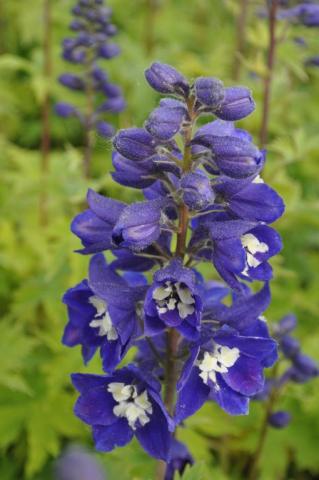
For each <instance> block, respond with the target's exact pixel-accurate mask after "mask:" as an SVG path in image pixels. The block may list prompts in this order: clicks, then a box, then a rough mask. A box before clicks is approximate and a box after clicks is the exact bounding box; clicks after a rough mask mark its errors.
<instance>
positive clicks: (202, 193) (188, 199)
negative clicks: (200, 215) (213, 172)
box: [181, 170, 215, 210]
mask: <svg viewBox="0 0 319 480" xmlns="http://www.w3.org/2000/svg"><path fill="white" fill-rule="evenodd" d="M181 188H182V189H183V200H184V202H185V204H186V205H187V206H188V207H189V208H190V209H191V210H202V209H204V208H206V207H207V206H208V205H209V204H211V203H213V201H214V198H215V195H214V192H213V190H212V188H211V185H210V181H209V178H207V177H206V175H205V173H204V172H202V171H200V170H198V171H197V172H194V173H188V174H187V175H184V176H183V177H182V179H181Z"/></svg>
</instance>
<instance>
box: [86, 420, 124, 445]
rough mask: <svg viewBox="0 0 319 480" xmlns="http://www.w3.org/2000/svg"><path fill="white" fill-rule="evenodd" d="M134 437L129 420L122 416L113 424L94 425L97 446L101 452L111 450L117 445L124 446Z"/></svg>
mask: <svg viewBox="0 0 319 480" xmlns="http://www.w3.org/2000/svg"><path fill="white" fill-rule="evenodd" d="M132 437H133V431H132V430H131V429H130V427H129V426H128V423H127V420H126V419H125V418H121V419H120V420H118V421H117V422H115V423H113V425H109V426H107V427H106V426H102V425H96V426H94V427H93V438H94V443H95V448H96V449H97V450H98V451H99V452H110V451H111V450H113V449H114V448H115V447H124V445H127V444H128V443H129V442H130V441H131V440H132Z"/></svg>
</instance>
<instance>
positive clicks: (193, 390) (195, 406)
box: [175, 367, 210, 423]
mask: <svg viewBox="0 0 319 480" xmlns="http://www.w3.org/2000/svg"><path fill="white" fill-rule="evenodd" d="M199 373H200V371H199V369H198V368H197V367H194V368H193V370H192V372H191V374H190V375H189V377H188V379H187V382H186V383H184V386H183V388H182V389H181V390H180V392H179V395H178V398H177V403H176V413H175V421H176V423H180V422H182V421H183V420H185V418H187V417H190V416H191V415H193V414H194V413H195V412H196V411H197V410H199V409H200V408H201V406H202V405H203V404H204V403H205V401H206V400H207V398H208V396H209V391H210V389H209V387H208V386H207V385H205V383H204V382H203V380H202V378H201V377H200V376H199Z"/></svg>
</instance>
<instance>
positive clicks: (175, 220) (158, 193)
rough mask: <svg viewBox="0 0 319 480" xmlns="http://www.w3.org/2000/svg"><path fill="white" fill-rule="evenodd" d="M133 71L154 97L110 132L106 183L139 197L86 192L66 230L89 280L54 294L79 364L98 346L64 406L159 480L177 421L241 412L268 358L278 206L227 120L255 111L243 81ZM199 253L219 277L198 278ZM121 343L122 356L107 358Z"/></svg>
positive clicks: (100, 445) (173, 457)
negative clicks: (154, 466)
mask: <svg viewBox="0 0 319 480" xmlns="http://www.w3.org/2000/svg"><path fill="white" fill-rule="evenodd" d="M145 76H146V80H147V81H148V83H149V84H150V85H151V87H152V88H154V90H156V91H157V92H159V93H161V94H163V95H166V97H165V98H163V99H162V100H160V102H159V106H158V107H157V108H156V109H155V110H154V111H153V112H151V113H150V115H149V117H148V119H147V120H146V122H145V124H144V127H138V128H137V127H132V128H128V129H125V130H120V131H119V132H118V133H117V134H116V135H115V137H114V139H113V144H114V152H113V166H114V172H113V178H114V180H115V181H117V182H118V183H119V184H121V185H123V186H129V187H133V188H136V189H138V190H140V191H141V192H142V193H143V194H144V200H143V201H140V202H135V203H133V204H130V205H127V204H125V203H123V202H120V201H118V200H114V199H111V198H106V197H104V196H103V195H100V194H99V193H96V192H94V191H93V190H89V192H88V197H87V200H88V209H87V210H85V211H84V212H83V213H80V214H79V215H77V216H76V217H75V219H74V220H73V222H72V227H71V228H72V231H73V233H74V234H75V235H77V236H78V237H79V238H80V240H81V242H82V248H80V249H79V250H78V251H79V253H81V254H84V255H90V254H91V255H92V258H91V261H90V267H89V274H88V278H87V279H84V280H82V281H81V282H80V283H79V284H78V285H76V286H75V287H73V288H71V289H70V290H68V291H67V292H66V294H65V296H64V302H65V303H66V305H67V307H68V313H69V322H68V324H67V326H66V328H65V332H64V336H63V343H64V344H65V345H67V346H71V347H72V346H74V345H81V347H82V354H83V359H84V362H88V361H89V360H90V359H91V358H92V356H93V355H94V354H95V352H96V351H97V350H99V351H100V355H101V358H102V365H103V369H104V371H105V374H104V375H86V374H75V375H73V383H74V386H75V387H76V388H77V390H78V391H79V392H80V397H79V400H78V401H77V404H76V407H75V413H76V415H77V416H78V417H79V418H81V419H82V420H83V421H84V422H86V423H88V424H89V425H91V426H92V430H93V436H94V441H95V445H96V448H97V449H98V450H101V451H110V450H112V449H113V448H115V447H116V446H123V445H125V444H127V443H128V442H129V441H130V440H131V438H132V437H133V436H136V438H137V439H138V441H139V442H140V444H141V446H142V447H143V448H144V449H145V450H146V452H148V453H149V454H150V455H152V456H154V457H155V458H158V459H160V460H164V461H165V462H166V464H167V469H166V473H165V472H164V471H163V469H162V466H163V463H159V468H158V472H157V476H158V478H159V479H164V478H165V480H172V478H173V475H174V471H176V470H178V471H180V472H183V470H184V469H185V467H186V465H187V464H191V463H192V462H193V459H192V456H191V454H190V453H189V452H188V450H187V447H186V446H185V445H183V444H181V443H180V442H179V441H178V440H177V438H176V429H177V427H178V426H179V425H181V424H182V423H184V420H185V419H186V418H187V417H189V416H190V415H193V414H194V413H195V412H196V411H197V410H198V409H199V408H200V407H201V406H202V405H203V404H204V403H205V402H206V401H209V402H210V401H213V402H216V403H218V404H219V405H220V407H221V408H222V409H223V410H225V411H226V412H227V413H229V414H230V415H241V414H247V413H248V409H249V401H250V398H252V397H254V396H255V395H256V394H257V393H258V392H259V391H261V390H263V388H264V373H263V372H264V369H265V368H267V367H270V366H272V365H273V364H274V362H275V361H276V358H277V343H276V341H275V340H274V339H272V338H271V337H270V335H269V332H268V327H267V324H266V322H265V320H264V319H263V317H262V314H263V312H264V311H265V310H266V308H267V306H268V305H269V302H270V300H271V295H270V288H269V282H270V280H271V278H272V268H271V266H270V264H269V259H270V258H271V257H273V256H274V255H276V254H277V253H278V252H279V251H280V249H281V239H280V236H279V235H278V233H277V232H276V231H275V229H274V228H273V227H271V226H269V224H271V223H272V222H274V221H275V220H276V219H278V218H279V217H280V216H281V215H282V213H283V211H284V204H283V201H282V199H281V198H280V196H279V195H278V194H277V193H276V192H275V191H274V190H273V189H272V188H271V187H270V186H268V185H266V184H265V183H264V182H263V180H262V178H261V177H260V173H261V170H262V168H263V165H264V163H265V159H266V156H265V152H264V151H260V150H259V149H258V148H257V147H256V146H255V145H254V144H253V142H252V138H251V136H250V135H249V133H248V132H246V131H244V130H242V129H239V128H237V127H236V126H235V124H234V121H236V120H240V119H242V118H244V117H246V116H247V115H249V114H250V113H252V112H253V110H254V108H255V104H254V101H253V99H252V95H251V92H250V91H249V90H248V89H247V88H245V87H242V86H235V87H225V86H224V85H223V83H222V82H221V81H220V80H219V79H216V78H214V77H200V78H198V79H196V80H195V81H194V82H193V83H189V82H188V80H187V79H186V78H185V77H184V76H183V75H182V74H181V73H180V72H178V71H177V70H175V69H174V68H173V67H171V66H169V65H165V64H161V63H153V64H152V65H151V66H150V68H148V69H147V70H146V72H145ZM214 117H215V119H214ZM205 118H208V122H206V124H204V125H203V122H202V120H204V119H205ZM198 119H201V126H200V127H199V128H198V126H197V121H198ZM104 251H109V252H112V254H113V260H112V261H111V262H110V263H109V264H107V262H106V260H105V258H104V255H103V252H104ZM200 262H206V263H208V264H209V265H211V267H212V274H213V272H214V267H215V274H214V275H215V277H216V278H218V279H219V280H218V281H217V280H216V281H211V280H210V281H208V280H206V279H204V278H203V277H202V276H201V274H200V273H199V271H198V270H197V269H196V265H197V264H198V263H200ZM254 280H258V281H260V282H262V287H260V288H259V290H257V291H256V289H255V288H254V289H251V288H250V285H251V283H252V282H253V281H254ZM224 300H225V301H224ZM226 300H227V301H226ZM133 346H134V347H135V348H136V349H137V353H136V355H135V358H134V360H133V361H132V362H131V363H130V364H129V365H126V366H124V367H122V368H118V365H119V364H120V362H122V360H123V359H124V358H125V355H126V353H127V351H128V350H129V349H130V348H131V347H133Z"/></svg>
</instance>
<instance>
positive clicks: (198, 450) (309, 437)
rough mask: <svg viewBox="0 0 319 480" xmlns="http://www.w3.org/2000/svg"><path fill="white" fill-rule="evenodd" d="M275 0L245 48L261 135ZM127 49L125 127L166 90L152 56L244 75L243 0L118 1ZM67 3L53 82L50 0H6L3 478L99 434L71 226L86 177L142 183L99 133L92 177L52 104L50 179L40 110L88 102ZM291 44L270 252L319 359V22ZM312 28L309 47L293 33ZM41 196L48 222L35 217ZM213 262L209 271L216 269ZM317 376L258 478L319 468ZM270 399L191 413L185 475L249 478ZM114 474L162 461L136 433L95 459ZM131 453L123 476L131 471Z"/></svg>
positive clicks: (80, 269)
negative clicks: (311, 60)
mask: <svg viewBox="0 0 319 480" xmlns="http://www.w3.org/2000/svg"><path fill="white" fill-rule="evenodd" d="M262 3H263V2H262V1H259V2H250V4H251V7H250V14H249V19H248V27H247V49H246V54H245V56H244V57H243V58H242V76H241V83H243V84H245V85H248V86H250V87H251V88H252V90H253V92H254V97H255V99H256V101H257V109H256V112H255V113H254V114H253V115H251V117H249V118H248V119H247V120H245V121H243V122H241V123H242V125H243V126H244V127H245V128H247V129H248V130H249V131H250V132H252V133H253V134H254V136H255V139H256V140H257V138H258V130H259V125H260V119H261V101H262V78H263V76H264V75H265V73H266V65H265V50H266V47H267V27H266V21H265V19H261V18H258V17H257V16H256V15H255V13H256V9H257V7H258V5H259V6H260V5H261V4H262ZM108 4H109V5H111V6H112V7H113V8H114V21H115V23H116V24H117V25H118V27H119V35H118V37H117V38H116V40H117V42H118V43H119V44H120V46H121V48H122V55H121V56H120V57H118V58H116V59H114V60H112V61H110V62H105V68H106V69H107V71H108V72H109V75H110V78H111V80H112V81H114V82H117V83H118V84H120V85H122V87H123V90H124V92H125V97H126V99H127V103H128V108H127V110H126V111H125V112H124V113H123V114H121V116H120V117H119V118H118V119H116V126H117V127H125V126H129V125H137V126H141V125H142V124H143V121H144V119H145V117H146V116H147V114H148V113H149V112H150V110H151V109H152V108H153V107H154V105H155V104H156V102H157V100H158V98H157V96H156V94H155V93H154V92H152V91H151V89H150V88H149V87H148V86H147V85H146V83H145V81H144V77H143V70H144V69H145V68H146V66H148V65H149V64H150V62H151V61H152V60H153V59H158V60H161V61H164V62H166V63H171V64H173V65H174V66H175V67H176V68H178V69H180V70H182V71H183V72H184V73H185V75H187V76H189V77H191V78H192V77H195V76H196V75H215V76H218V77H220V78H222V79H224V81H225V83H226V84H227V85H230V84H232V83H233V80H232V75H231V72H232V67H233V61H234V51H235V44H236V43H235V42H236V37H235V16H236V14H237V13H238V5H239V2H237V1H236V0H225V1H224V2H220V1H217V0H215V1H213V0H189V1H187V2H185V1H184V0H134V1H130V0H109V2H108ZM71 5H72V2H71V0H51V6H52V12H53V19H52V22H53V38H52V42H53V45H52V64H53V73H52V78H51V80H50V81H49V82H48V81H47V79H45V77H44V76H43V73H42V68H43V67H42V65H43V35H44V31H43V20H42V10H43V0H28V2H21V0H4V1H3V2H2V3H1V4H0V10H1V12H0V16H1V29H0V125H1V127H0V132H1V133H0V162H1V172H2V175H1V179H2V181H1V188H0V199H1V202H0V205H1V206H0V228H1V237H0V309H1V336H0V360H1V371H0V448H1V450H2V452H3V453H4V455H3V456H2V460H1V461H0V478H1V480H17V479H23V478H27V479H30V480H47V479H50V478H52V473H51V464H52V462H53V459H54V458H55V457H57V456H58V455H59V453H60V452H61V450H62V449H63V448H64V447H65V445H66V444H67V443H69V442H77V443H79V442H80V443H86V444H87V445H92V444H91V439H90V434H89V430H88V429H87V428H86V427H85V426H84V425H83V424H81V423H80V422H79V421H78V420H77V419H76V418H75V417H74V416H73V414H72V405H73V403H74V399H75V392H74V391H73V389H72V388H71V386H70V380H69V374H70V373H71V372H73V371H90V372H95V373H99V372H100V370H101V366H100V363H99V361H98V360H93V361H92V362H91V364H90V366H89V367H88V368H84V367H83V366H82V362H81V357H80V353H79V350H78V349H72V350H69V349H67V348H64V347H62V345H61V344H60V338H61V333H62V330H63V327H64V324H65V321H66V314H65V311H64V308H63V306H62V305H61V301H60V299H61V296H62V294H63V292H64V290H65V289H66V288H68V287H70V286H71V285H73V284H74V283H76V282H78V281H79V279H81V278H83V277H84V276H85V274H86V268H87V259H86V258H83V257H81V256H78V255H75V254H73V253H72V251H73V250H74V249H75V248H76V247H77V246H78V241H77V240H76V239H75V238H73V237H72V236H71V234H70V232H69V224H70V220H71V219H72V217H73V215H74V214H75V213H76V212H78V211H79V210H81V208H82V206H83V202H84V198H85V193H86V189H87V187H88V186H91V187H93V188H96V189H98V190H99V191H102V192H103V193H105V194H108V195H112V196H115V197H116V198H121V199H125V200H132V199H133V198H136V195H137V194H136V192H134V191H133V190H130V189H125V190H124V189H123V188H122V187H120V186H116V185H115V184H114V183H113V182H112V181H111V178H110V174H109V171H110V169H111V161H110V154H111V145H110V143H109V142H106V141H105V140H103V139H101V138H97V139H96V146H95V151H94V164H93V178H92V179H91V180H90V182H89V184H90V185H88V182H87V181H86V180H84V179H83V177H82V168H81V162H82V158H81V156H82V149H81V146H82V132H81V129H80V127H79V125H78V124H77V123H76V122H75V121H70V120H61V119H60V118H57V117H55V116H54V114H52V116H51V126H52V151H51V155H50V167H49V174H48V175H46V174H44V172H43V171H42V170H41V151H40V144H41V130H42V124H41V105H42V103H43V99H44V98H45V95H46V94H47V93H49V95H50V100H51V103H52V105H53V104H54V102H55V101H57V100H66V101H70V102H75V103H78V102H81V101H82V100H81V98H80V95H79V96H78V95H77V94H75V93H72V92H69V91H67V90H66V89H64V88H63V87H61V86H59V84H58V83H57V82H56V77H57V76H58V75H59V74H60V73H62V72H64V71H68V70H69V65H68V64H66V63H65V62H63V61H62V60H61V56H60V43H61V40H62V39H63V37H64V36H66V35H67V32H68V31H67V25H68V23H69V21H70V15H69V10H70V7H71ZM278 35H279V38H280V43H279V46H278V58H277V62H276V71H275V76H274V83H273V95H272V102H271V122H270V142H269V145H268V146H267V150H268V164H267V167H266V170H265V173H264V177H265V179H267V181H269V182H270V183H271V185H272V186H273V187H275V188H276V189H278V191H279V192H280V193H281V195H282V196H283V197H284V199H285V202H286V205H287V209H286V214H285V215H284V217H283V219H281V220H280V221H279V222H278V224H277V228H278V229H279V231H280V233H281V234H282V236H283V239H284V244H285V248H284V251H283V252H282V255H281V256H280V257H279V258H278V259H277V260H276V261H275V262H274V263H275V265H274V267H275V280H274V281H273V284H272V292H273V302H272V305H271V307H270V308H269V311H268V312H267V318H268V319H269V320H278V319H279V318H280V316H281V315H283V314H285V313H287V312H290V311H293V312H295V313H296V314H297V315H298V317H299V320H300V322H299V327H298V335H299V336H300V339H301V340H302V344H303V349H304V351H305V352H306V353H308V354H309V355H312V356H313V357H315V358H317V359H319V355H318V347H317V345H318V338H319V326H318V314H319V304H318V300H319V295H318V290H317V285H318V281H319V253H318V249H319V233H318V232H319V228H318V227H319V215H318V214H319V201H318V195H319V182H318V180H317V179H318V172H319V170H318V161H319V143H318V140H317V130H318V122H319V112H318V108H317V105H318V102H319V81H318V80H319V71H318V69H317V70H316V69H311V70H310V69H309V70H306V69H305V68H304V66H303V62H304V60H305V58H306V57H307V56H310V55H311V54H315V53H319V44H318V41H317V40H318V38H317V37H316V35H317V32H312V31H309V30H306V29H305V28H302V27H298V26H291V27H288V26H287V25H286V24H282V25H279V32H278ZM296 37H304V38H305V39H306V41H307V44H308V46H307V47H301V46H300V45H298V44H297V43H296V42H294V38H296ZM43 191H45V195H46V198H47V224H46V225H41V222H39V205H40V202H41V198H43V197H42V195H43ZM212 272H213V269H211V268H206V269H205V274H206V275H207V276H212V275H213V273H212ZM317 387H318V383H317V382H312V383H309V384H308V385H306V386H291V387H289V389H288V390H287V392H286V394H285V396H284V398H283V399H282V402H281V403H282V405H280V406H283V407H287V409H289V410H290V411H291V413H292V416H293V422H292V424H291V425H290V426H289V427H288V428H287V429H285V430H284V431H271V432H270V434H269V436H268V440H267V444H266V448H265V451H264V454H263V458H262V464H261V467H262V473H261V478H262V480H271V479H284V478H287V479H288V478H289V479H304V478H318V477H317V475H319V456H318V449H317V445H318V442H319V412H318V404H319V390H318V388H317ZM261 417H262V406H261V405H259V404H253V405H252V407H251V414H250V416H249V417H244V418H230V417H228V416H227V415H225V414H224V413H223V412H221V410H220V409H218V408H217V407H216V406H214V405H208V406H206V407H205V408H203V409H202V410H201V411H200V412H199V413H198V414H197V415H195V416H194V417H193V418H192V419H190V420H189V421H188V422H187V423H186V426H187V427H188V428H185V429H181V431H180V433H179V437H180V438H181V439H183V440H185V441H187V443H188V445H189V446H190V449H191V451H192V453H193V455H194V456H195V458H196V460H197V462H198V465H197V466H196V467H194V468H192V469H189V470H188V471H187V472H186V474H185V476H184V477H183V478H185V479H186V480H187V479H188V480H192V479H196V480H199V479H203V480H206V479H209V478H214V479H215V480H225V479H227V478H232V479H237V478H238V479H239V478H242V477H240V468H241V467H242V466H243V465H244V464H245V462H246V461H247V459H248V458H249V455H251V454H252V452H253V451H254V447H255V445H256V436H257V431H258V428H259V425H260V420H261ZM99 458H100V459H101V461H102V462H103V464H104V465H105V469H106V471H107V472H108V477H107V478H108V479H109V480H112V479H116V478H121V479H122V480H129V479H135V480H146V479H152V478H153V475H154V472H153V468H154V463H153V461H152V460H150V459H149V458H148V457H147V456H146V455H145V454H144V453H143V452H142V451H141V450H140V449H139V447H138V446H137V445H136V444H135V443H134V442H133V443H132V444H131V445H129V446H128V447H126V448H125V449H119V450H117V451H115V452H112V453H110V454H108V455H99ZM123 458H125V471H123Z"/></svg>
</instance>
